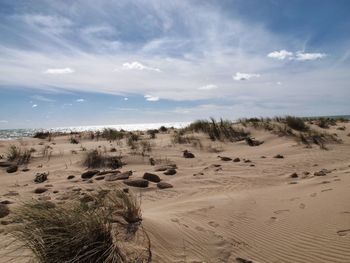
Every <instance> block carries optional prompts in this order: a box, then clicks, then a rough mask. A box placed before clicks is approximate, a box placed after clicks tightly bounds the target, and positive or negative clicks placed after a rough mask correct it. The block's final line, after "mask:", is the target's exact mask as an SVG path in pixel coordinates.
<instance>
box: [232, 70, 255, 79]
mask: <svg viewBox="0 0 350 263" xmlns="http://www.w3.org/2000/svg"><path fill="white" fill-rule="evenodd" d="M258 77H260V75H259V74H253V73H241V72H237V73H236V75H234V76H232V78H233V79H234V80H249V79H251V78H258Z"/></svg>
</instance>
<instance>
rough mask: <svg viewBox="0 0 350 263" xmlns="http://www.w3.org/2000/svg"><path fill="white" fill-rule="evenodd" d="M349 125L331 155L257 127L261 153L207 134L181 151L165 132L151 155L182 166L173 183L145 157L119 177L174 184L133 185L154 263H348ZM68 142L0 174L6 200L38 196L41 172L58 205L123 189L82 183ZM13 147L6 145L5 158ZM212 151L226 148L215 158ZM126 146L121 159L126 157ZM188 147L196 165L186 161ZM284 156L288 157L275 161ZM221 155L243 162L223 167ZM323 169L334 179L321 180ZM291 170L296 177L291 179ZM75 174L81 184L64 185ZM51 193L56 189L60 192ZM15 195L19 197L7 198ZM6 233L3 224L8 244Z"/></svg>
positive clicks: (133, 160) (132, 159)
mask: <svg viewBox="0 0 350 263" xmlns="http://www.w3.org/2000/svg"><path fill="white" fill-rule="evenodd" d="M342 125H343V124H342ZM345 126H346V130H345V131H339V130H336V127H332V128H330V131H329V132H336V133H337V134H338V136H339V138H341V139H342V140H343V143H342V144H330V145H328V150H321V149H319V147H312V148H306V147H305V146H304V145H302V144H300V143H297V142H296V141H295V140H293V139H292V138H288V137H279V136H277V135H275V134H271V133H270V132H267V131H261V130H255V129H251V132H252V136H253V137H255V138H256V139H258V140H261V141H264V143H263V144H262V145H260V146H257V147H250V146H247V144H246V143H244V142H235V143H221V142H212V141H210V140H209V139H207V138H206V136H204V135H198V137H200V139H201V142H202V144H203V145H202V146H203V147H202V148H199V147H195V146H191V145H187V144H175V145H174V144H172V143H171V136H170V135H169V134H159V135H157V138H156V139H154V140H153V142H152V148H153V149H152V152H151V153H150V154H151V156H152V157H153V158H155V159H157V160H159V159H161V160H163V162H164V163H165V162H166V161H168V162H172V163H175V164H176V165H177V167H178V168H177V173H176V174H175V175H172V176H169V175H168V176H167V175H164V174H163V172H155V171H154V169H155V168H154V166H150V165H149V163H148V157H142V156H140V155H128V156H127V157H125V162H126V163H127V165H126V166H125V167H123V168H122V169H121V170H122V171H124V170H125V171H126V170H132V171H134V173H133V175H132V177H134V178H138V177H142V175H143V173H144V172H152V173H155V174H157V175H159V177H160V178H161V179H162V180H163V181H165V182H168V183H171V184H172V185H173V186H174V187H173V188H169V189H164V190H160V189H157V186H156V184H154V183H151V184H150V186H149V187H148V188H147V189H139V188H132V191H134V192H135V193H136V194H137V195H138V196H139V197H140V199H141V202H142V205H141V207H142V214H143V225H144V227H145V229H146V231H147V233H148V234H149V236H150V238H151V246H152V247H151V248H152V254H153V262H244V260H243V259H246V260H248V259H249V260H252V262H281V263H282V262H283V263H284V262H290V263H297V262H320V263H321V262H339V263H341V262H342V263H345V262H350V203H349V200H350V158H349V157H350V147H349V146H350V137H348V136H347V133H348V132H347V131H348V130H349V129H350V125H349V124H345ZM67 141H68V139H67V137H57V138H55V139H54V142H55V143H56V144H55V145H52V147H53V154H52V157H51V159H50V160H44V159H43V158H34V159H33V161H32V162H31V163H30V164H29V168H30V171H28V172H21V171H19V172H16V173H14V174H7V173H6V172H5V171H3V170H2V171H1V172H0V177H1V186H0V195H1V201H2V200H5V199H6V200H13V201H14V202H16V203H17V200H18V198H19V197H20V198H32V197H33V196H35V198H37V195H34V194H33V192H32V191H33V190H34V188H36V187H37V185H35V184H33V176H34V174H35V173H36V172H39V171H40V172H42V171H49V172H50V173H49V180H48V181H47V182H45V183H44V184H45V185H52V187H50V186H48V188H49V191H48V192H46V193H44V194H42V196H48V197H49V198H50V199H52V200H53V201H58V200H60V196H62V195H63V194H64V193H67V192H69V191H70V190H71V189H72V188H73V187H80V188H82V189H86V188H92V189H94V188H97V187H115V186H118V185H123V184H122V182H120V181H114V182H106V181H104V180H101V181H97V180H93V183H86V182H84V181H82V180H81V179H80V174H81V173H82V171H84V168H83V167H82V166H81V158H82V154H84V153H82V152H79V147H80V145H72V144H69V143H68V142H67ZM38 142H39V140H34V139H28V140H24V141H22V144H23V145H26V147H32V146H33V147H36V148H38V149H39V147H42V146H38ZM112 144H113V143H112ZM8 145H9V142H2V143H1V148H0V152H4V151H5V150H6V147H7V146H8ZM82 145H83V146H84V147H85V148H87V149H92V148H96V147H97V146H98V145H101V146H106V147H111V146H110V143H109V142H107V141H98V142H96V141H89V140H85V141H84V140H83V141H82ZM115 146H116V147H117V148H118V147H119V146H117V145H115ZM208 146H211V147H216V148H218V149H220V150H221V151H220V152H218V153H217V152H212V151H211V150H208V149H209V148H208ZM119 148H120V149H122V151H123V154H124V153H126V152H127V151H128V150H127V148H121V147H119ZM185 149H188V150H190V151H191V152H192V153H193V154H194V155H195V158H191V159H186V158H183V157H182V151H183V150H185ZM71 150H76V151H77V152H78V154H72V153H71ZM277 154H281V155H283V156H284V158H282V159H278V158H274V156H275V155H277ZM218 155H220V156H226V157H230V158H232V159H234V158H237V157H238V158H240V161H239V162H233V161H222V160H221V159H220V158H218ZM244 160H246V161H244ZM247 160H249V161H247ZM38 167H39V168H38ZM322 169H327V171H328V172H329V173H327V174H326V175H325V176H314V173H315V172H318V171H321V170H322ZM293 173H296V174H297V177H296V176H294V177H296V178H292V177H291V175H292V174H293ZM68 175H75V179H73V180H67V176H68ZM54 190H56V191H59V192H58V193H56V194H54V193H53V191H54ZM9 191H15V192H17V193H18V194H19V196H8V195H7V194H8V193H9ZM16 203H15V204H12V205H10V208H11V206H16ZM5 219H6V218H3V220H5ZM10 225H11V224H10ZM10 225H9V226H10ZM9 226H1V229H2V230H1V231H2V232H3V234H2V235H1V238H2V240H5V239H6V235H5V234H6V233H7V231H9V230H8V229H10V228H9ZM239 258H241V259H239ZM1 260H5V258H2V259H0V261H1ZM1 262H5V261H1ZM23 262H26V261H25V260H24V261H23ZM246 262H248V261H246Z"/></svg>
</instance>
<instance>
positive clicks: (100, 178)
mask: <svg viewBox="0 0 350 263" xmlns="http://www.w3.org/2000/svg"><path fill="white" fill-rule="evenodd" d="M103 179H105V176H104V175H101V176H96V177H95V180H97V181H100V180H103Z"/></svg>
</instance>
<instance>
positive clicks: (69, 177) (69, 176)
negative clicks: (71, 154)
mask: <svg viewBox="0 0 350 263" xmlns="http://www.w3.org/2000/svg"><path fill="white" fill-rule="evenodd" d="M74 178H75V176H74V175H68V176H67V179H68V180H72V179H74Z"/></svg>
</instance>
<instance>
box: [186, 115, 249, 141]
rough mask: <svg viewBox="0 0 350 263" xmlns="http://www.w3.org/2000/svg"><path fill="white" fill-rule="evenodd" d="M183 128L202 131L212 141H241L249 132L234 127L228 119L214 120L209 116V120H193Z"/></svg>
mask: <svg viewBox="0 0 350 263" xmlns="http://www.w3.org/2000/svg"><path fill="white" fill-rule="evenodd" d="M184 130H185V131H192V132H203V133H205V134H207V135H208V136H209V138H210V139H211V140H212V141H215V140H218V141H226V140H228V141H241V140H244V139H245V138H246V137H247V136H248V135H249V132H246V131H245V130H243V129H242V128H234V127H233V123H232V122H231V121H229V120H223V119H220V121H216V120H215V119H214V118H211V119H210V121H207V120H198V121H195V122H193V123H191V124H190V125H189V126H187V127H186V128H185V129H184Z"/></svg>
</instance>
